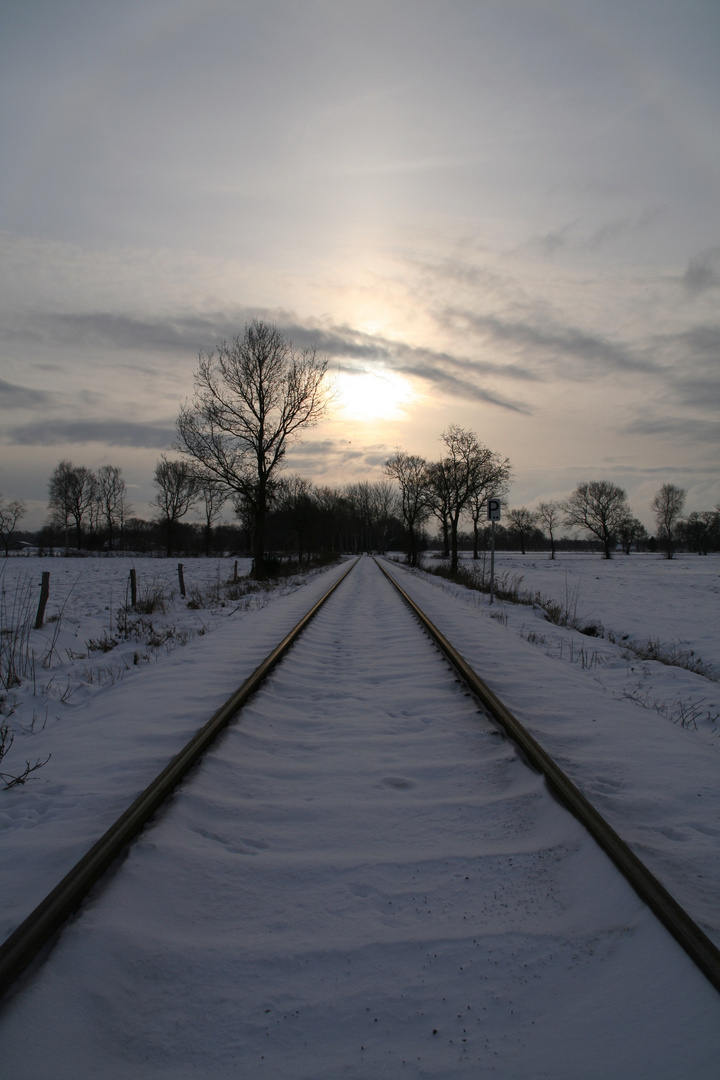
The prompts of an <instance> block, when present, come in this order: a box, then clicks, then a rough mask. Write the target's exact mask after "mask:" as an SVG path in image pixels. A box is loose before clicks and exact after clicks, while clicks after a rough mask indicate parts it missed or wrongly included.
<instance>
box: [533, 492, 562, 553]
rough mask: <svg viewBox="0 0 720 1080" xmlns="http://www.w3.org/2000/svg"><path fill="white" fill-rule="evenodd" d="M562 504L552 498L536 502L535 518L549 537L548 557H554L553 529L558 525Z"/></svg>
mask: <svg viewBox="0 0 720 1080" xmlns="http://www.w3.org/2000/svg"><path fill="white" fill-rule="evenodd" d="M561 514H562V506H561V505H560V503H559V502H556V501H555V500H554V499H549V500H548V501H547V502H541V503H538V508H537V518H538V521H539V522H540V524H541V526H542V527H544V529H545V532H546V533H547V534H548V537H549V538H550V558H551V559H554V558H555V530H556V529H557V528H559V526H560V520H561Z"/></svg>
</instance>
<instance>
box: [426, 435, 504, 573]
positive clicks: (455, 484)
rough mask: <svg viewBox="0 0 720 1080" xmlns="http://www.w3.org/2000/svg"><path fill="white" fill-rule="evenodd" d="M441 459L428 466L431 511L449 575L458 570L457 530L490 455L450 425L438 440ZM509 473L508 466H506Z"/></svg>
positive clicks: (484, 448)
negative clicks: (446, 546)
mask: <svg viewBox="0 0 720 1080" xmlns="http://www.w3.org/2000/svg"><path fill="white" fill-rule="evenodd" d="M440 438H441V439H442V441H443V443H444V444H445V455H444V456H443V457H442V458H441V460H440V461H439V462H437V463H436V464H434V465H431V466H430V483H431V488H430V490H431V508H432V510H433V513H434V514H435V515H436V516H437V517H438V518H439V519H440V520H441V522H442V524H443V530H444V536H445V539H447V533H448V531H449V540H450V571H451V573H453V574H454V573H456V572H457V568H458V526H459V524H460V518H461V517H462V515H463V514H464V513H465V512H466V511H467V509H468V506H469V504H470V501H471V499H472V497H473V493H475V492H477V491H478V490H480V489H481V487H482V486H483V484H484V483H485V482H486V480H485V477H486V469H487V468H488V462H489V457H492V455H491V452H490V451H488V450H487V447H484V446H483V445H482V443H481V442H480V441H479V439H478V437H477V435H476V434H475V432H473V431H468V430H466V429H465V428H461V427H459V426H458V425H457V424H451V425H450V426H449V427H448V428H447V429H446V430H445V431H443V433H442V435H441V436H440ZM508 469H509V465H508Z"/></svg>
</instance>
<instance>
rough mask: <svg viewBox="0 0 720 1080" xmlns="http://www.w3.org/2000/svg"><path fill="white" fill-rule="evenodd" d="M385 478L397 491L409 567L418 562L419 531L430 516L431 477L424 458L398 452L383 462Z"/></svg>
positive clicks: (401, 451)
mask: <svg viewBox="0 0 720 1080" xmlns="http://www.w3.org/2000/svg"><path fill="white" fill-rule="evenodd" d="M385 475H386V476H389V477H391V478H392V479H393V480H396V481H397V483H398V486H399V488H400V513H401V515H402V523H403V527H404V530H405V543H406V557H407V561H408V563H409V564H410V566H417V563H418V531H419V530H420V529H421V528H422V526H423V523H424V522H425V521H427V519H428V517H429V516H430V501H429V500H430V477H429V474H428V464H427V461H426V460H425V458H423V457H419V456H418V455H417V454H406V453H405V451H404V450H397V451H396V452H395V454H394V456H393V457H391V458H388V460H387V461H386V462H385Z"/></svg>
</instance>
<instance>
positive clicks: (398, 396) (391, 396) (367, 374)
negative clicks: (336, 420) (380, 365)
mask: <svg viewBox="0 0 720 1080" xmlns="http://www.w3.org/2000/svg"><path fill="white" fill-rule="evenodd" d="M336 391H337V405H338V409H339V412H340V418H341V419H346V420H360V421H363V420H365V421H375V420H400V419H402V418H403V417H404V416H406V415H407V413H408V410H409V408H410V407H411V405H412V404H413V402H414V401H415V399H416V394H415V391H414V390H413V388H412V386H411V385H410V383H409V381H408V380H407V379H404V378H403V377H402V375H397V374H395V373H394V372H390V371H382V372H375V371H363V372H358V373H357V374H355V373H352V374H351V373H350V372H341V373H340V374H339V375H338V377H337V384H336Z"/></svg>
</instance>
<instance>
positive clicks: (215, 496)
mask: <svg viewBox="0 0 720 1080" xmlns="http://www.w3.org/2000/svg"><path fill="white" fill-rule="evenodd" d="M229 498H230V491H228V489H227V488H226V487H224V486H223V485H222V484H221V483H220V482H219V481H218V480H213V479H212V477H209V476H202V475H199V476H198V478H197V501H198V502H199V503H200V504H201V506H202V516H203V518H204V520H205V524H204V526H203V532H204V534H205V554H206V555H209V554H210V545H211V540H212V530H213V525H214V524H215V522H216V521H217V520H218V518H219V517H220V514H221V513H222V508H223V506H225V503H226V502H227V501H228V499H229Z"/></svg>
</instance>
